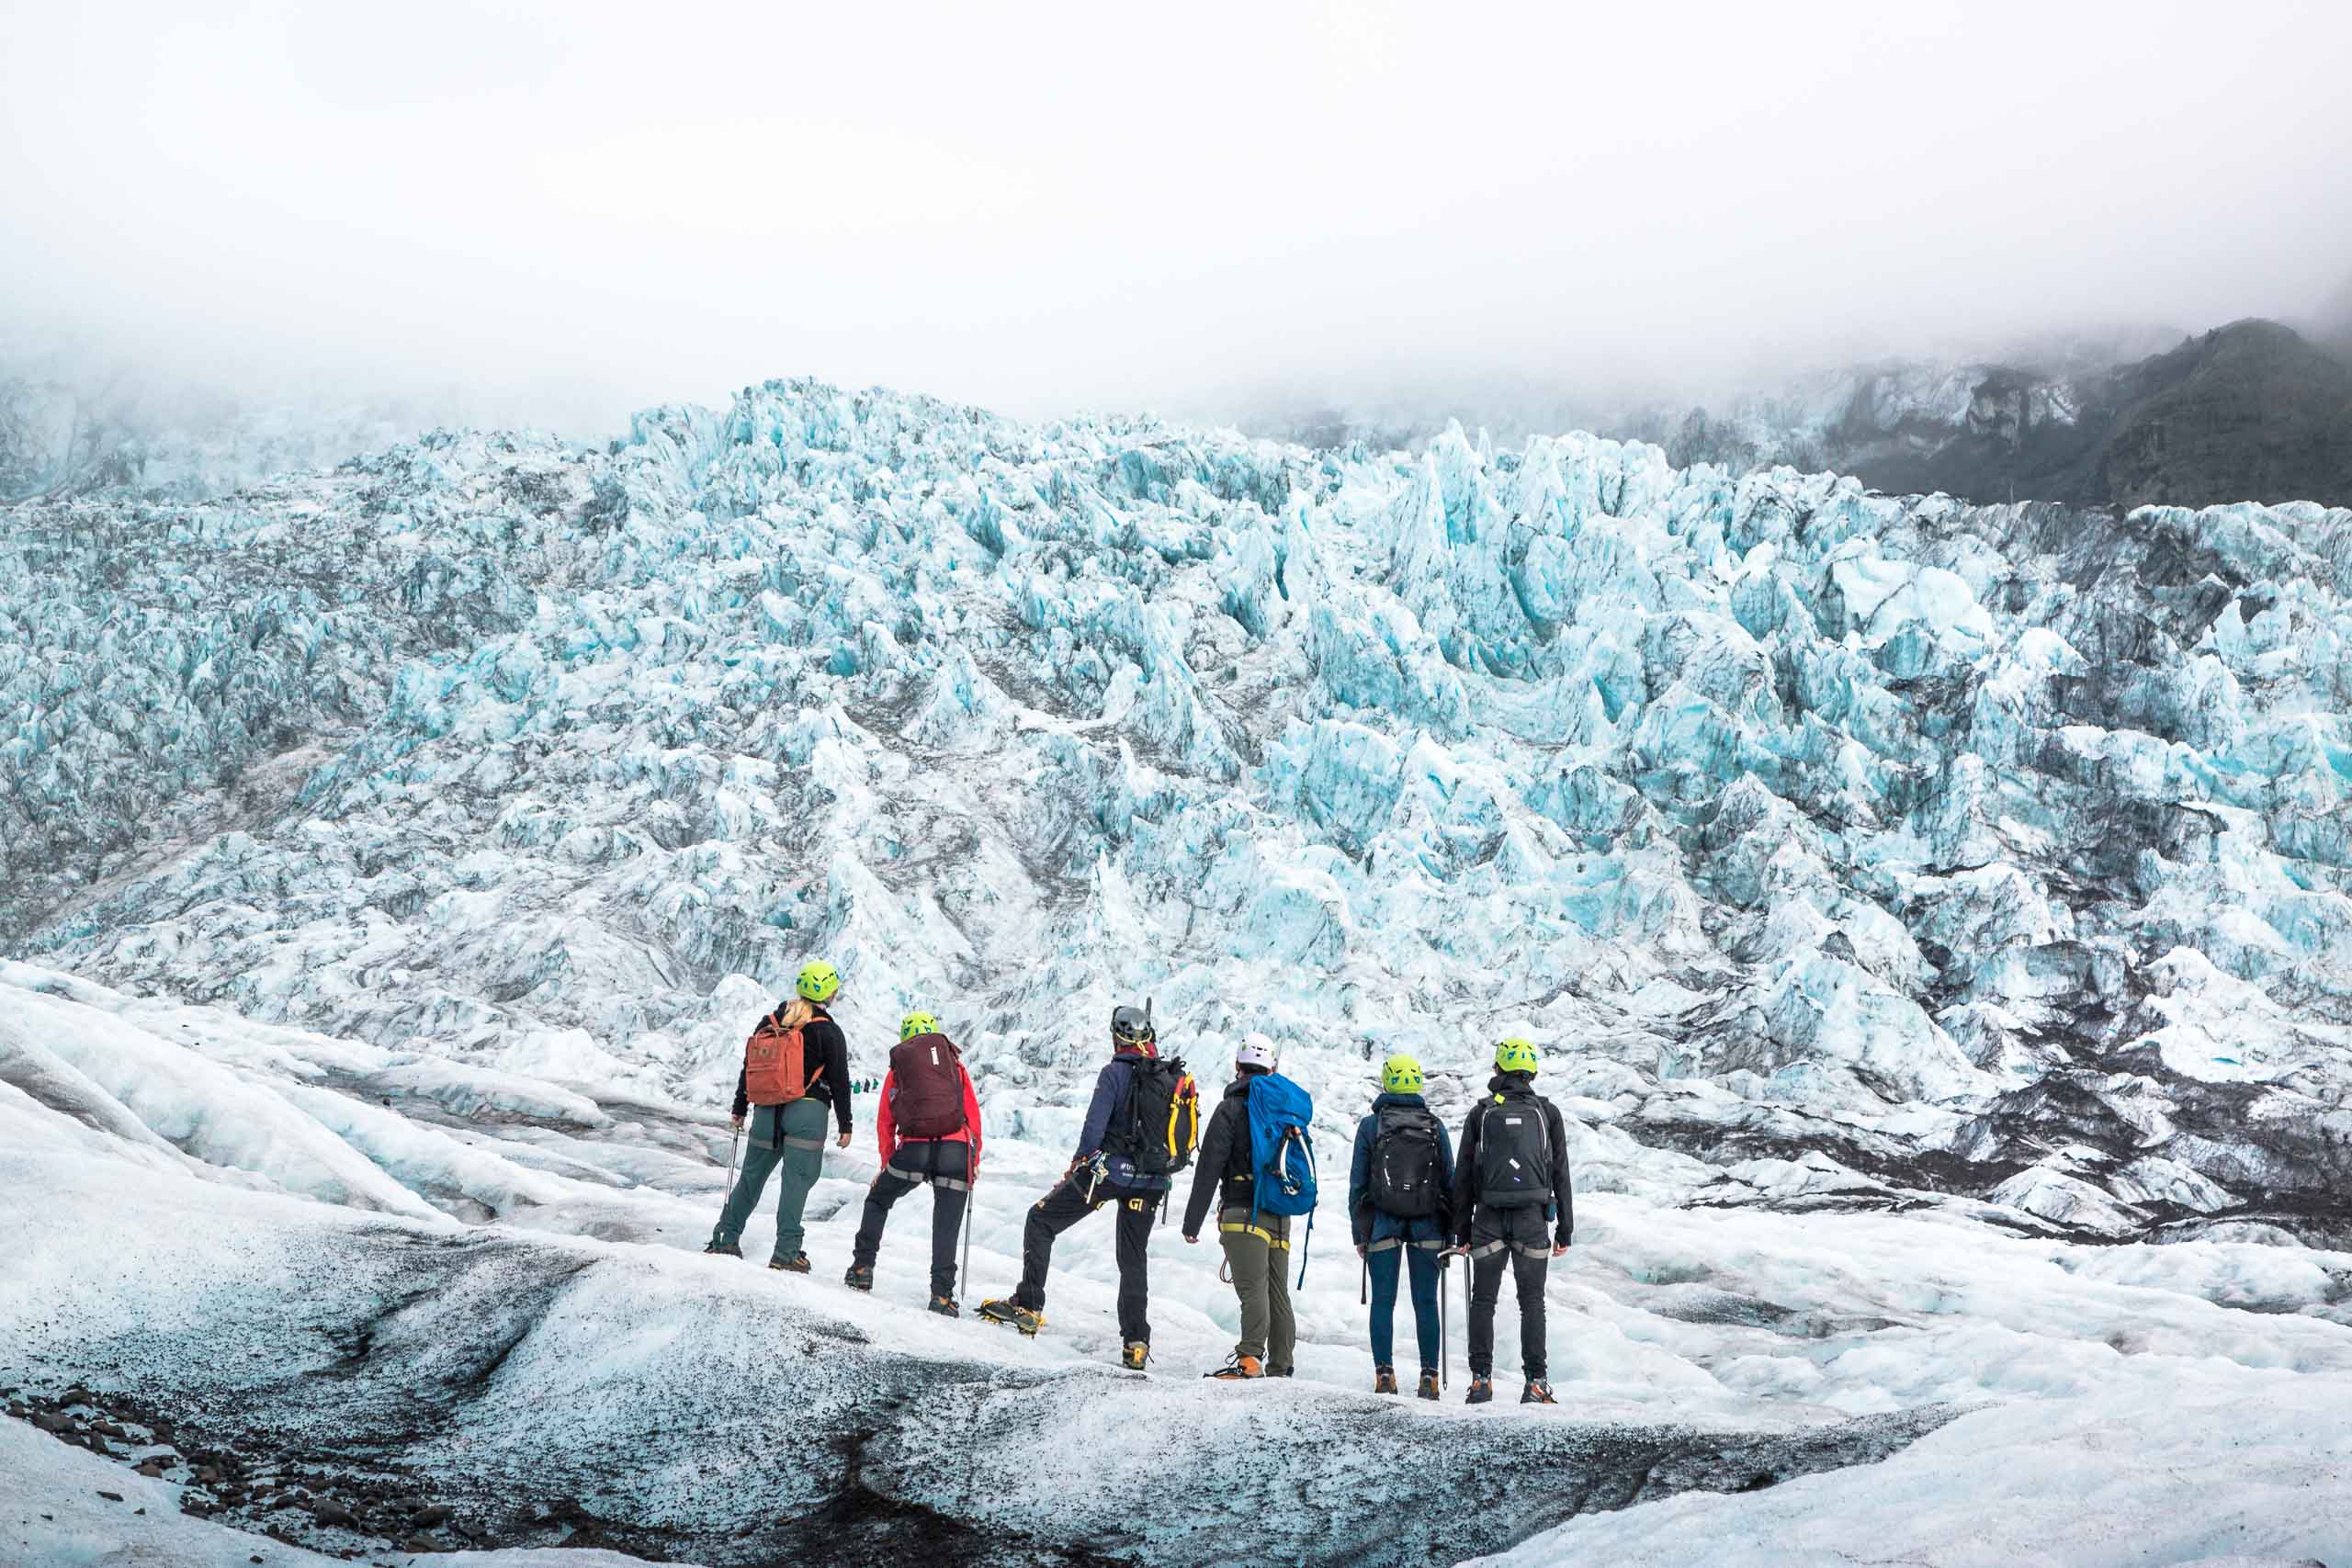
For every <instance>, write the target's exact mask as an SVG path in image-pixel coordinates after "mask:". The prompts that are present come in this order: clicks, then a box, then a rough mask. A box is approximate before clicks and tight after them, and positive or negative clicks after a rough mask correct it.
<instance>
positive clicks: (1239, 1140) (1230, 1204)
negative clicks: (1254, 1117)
mask: <svg viewBox="0 0 2352 1568" xmlns="http://www.w3.org/2000/svg"><path fill="white" fill-rule="evenodd" d="M1255 1076H1256V1075H1255V1074H1252V1073H1241V1074H1238V1075H1237V1076H1236V1077H1234V1080H1233V1081H1232V1082H1231V1083H1229V1084H1227V1085H1226V1086H1225V1098H1224V1099H1223V1100H1218V1101H1217V1102H1216V1110H1215V1111H1212V1112H1210V1113H1209V1124H1208V1127H1207V1128H1206V1130H1204V1132H1203V1133H1202V1134H1201V1153H1200V1157H1199V1158H1198V1159H1196V1160H1194V1161H1193V1195H1192V1197H1190V1198H1189V1199H1187V1200H1186V1201H1185V1203H1184V1234H1185V1235H1200V1234H1201V1222H1202V1221H1204V1220H1205V1219H1206V1218H1207V1217H1208V1213H1209V1205H1210V1203H1211V1201H1215V1202H1216V1206H1217V1207H1218V1208H1220V1209H1234V1208H1240V1209H1246V1208H1248V1207H1249V1206H1250V1203H1251V1202H1252V1201H1254V1200H1255V1197H1256V1191H1257V1172H1256V1171H1255V1169H1253V1168H1252V1167H1251V1165H1250V1079H1251V1078H1252V1077H1255Z"/></svg>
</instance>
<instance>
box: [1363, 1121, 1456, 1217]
mask: <svg viewBox="0 0 2352 1568" xmlns="http://www.w3.org/2000/svg"><path fill="white" fill-rule="evenodd" d="M1438 1135H1439V1134H1438V1121H1437V1118H1436V1117H1435V1116H1432V1115H1431V1114H1430V1112H1429V1111H1427V1110H1425V1109H1423V1108H1422V1107H1420V1106H1418V1105H1390V1106H1385V1107H1384V1108H1383V1109H1382V1111H1381V1112H1380V1125H1379V1128H1378V1130H1377V1131H1375V1132H1374V1134H1373V1136H1372V1179H1371V1181H1370V1182H1369V1184H1368V1185H1369V1186H1370V1189H1371V1193H1372V1206H1373V1207H1374V1208H1375V1209H1377V1210H1379V1211H1380V1212H1381V1213H1384V1214H1392V1215H1394V1216H1396V1217H1397V1219H1400V1220H1427V1219H1434V1218H1436V1216H1437V1212H1438V1209H1439V1207H1440V1205H1441V1204H1442V1202H1443V1201H1444V1199H1443V1195H1442V1194H1441V1193H1440V1192H1439V1190H1438V1179H1439V1172H1438V1157H1437V1156H1438Z"/></svg>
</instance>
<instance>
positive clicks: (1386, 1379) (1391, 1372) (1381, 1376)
mask: <svg viewBox="0 0 2352 1568" xmlns="http://www.w3.org/2000/svg"><path fill="white" fill-rule="evenodd" d="M1372 1392H1373V1393H1396V1392H1397V1369H1396V1368H1394V1367H1374V1368H1373V1369H1372Z"/></svg>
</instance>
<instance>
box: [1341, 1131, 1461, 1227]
mask: <svg viewBox="0 0 2352 1568" xmlns="http://www.w3.org/2000/svg"><path fill="white" fill-rule="evenodd" d="M1392 1105H1410V1106H1414V1107H1416V1108H1418V1109H1419V1110H1422V1111H1427V1110H1428V1109H1429V1106H1428V1103H1427V1102H1426V1101H1424V1100H1422V1099H1421V1097H1420V1096H1419V1095H1418V1094H1384V1095H1382V1096H1381V1097H1380V1098H1379V1099H1377V1100H1374V1101H1373V1102H1372V1114H1371V1115H1369V1116H1366V1117H1365V1118H1364V1119H1363V1121H1362V1122H1358V1123H1357V1125H1356V1157H1355V1163H1354V1164H1353V1165H1352V1166H1351V1168H1349V1171H1348V1216H1349V1218H1350V1219H1351V1220H1352V1221H1353V1222H1354V1224H1355V1235H1356V1245H1357V1246H1358V1247H1365V1246H1369V1245H1370V1244H1371V1243H1373V1242H1375V1241H1386V1240H1387V1239H1388V1238H1389V1237H1390V1236H1397V1237H1399V1238H1401V1239H1403V1240H1406V1241H1442V1240H1443V1239H1445V1235H1446V1212H1447V1207H1448V1204H1449V1202H1450V1201H1451V1196H1452V1193H1453V1134H1450V1133H1448V1132H1447V1131H1446V1130H1445V1123H1444V1122H1439V1123H1438V1124H1437V1180H1438V1212H1437V1213H1436V1214H1435V1215H1434V1216H1433V1217H1431V1218H1429V1219H1425V1220H1403V1219H1398V1218H1397V1216H1396V1215H1395V1214H1384V1213H1381V1212H1380V1211H1379V1210H1377V1209H1375V1208H1374V1207H1373V1206H1372V1144H1373V1140H1374V1138H1377V1137H1378V1136H1379V1135H1380V1113H1381V1112H1382V1111H1385V1110H1386V1109H1388V1108H1389V1107H1390V1106H1392Z"/></svg>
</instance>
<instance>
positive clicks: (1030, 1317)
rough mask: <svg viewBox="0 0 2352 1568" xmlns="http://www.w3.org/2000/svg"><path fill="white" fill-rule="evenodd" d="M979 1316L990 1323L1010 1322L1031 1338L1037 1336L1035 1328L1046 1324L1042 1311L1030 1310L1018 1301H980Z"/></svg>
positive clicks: (1037, 1328)
mask: <svg viewBox="0 0 2352 1568" xmlns="http://www.w3.org/2000/svg"><path fill="white" fill-rule="evenodd" d="M980 1316H981V1317H983V1318H985V1319H986V1320H988V1321H989V1322H990V1323H1004V1324H1010V1325H1012V1326H1013V1327H1015V1328H1017V1329H1019V1330H1021V1332H1022V1333H1023V1334H1025V1335H1027V1336H1028V1337H1030V1338H1032V1339H1035V1337H1037V1330H1039V1329H1040V1328H1043V1327H1045V1326H1046V1314H1044V1313H1042V1312H1031V1311H1030V1310H1029V1309H1028V1308H1027V1307H1025V1306H1023V1305H1022V1304H1021V1303H1018V1302H1012V1301H1001V1302H982V1303H980Z"/></svg>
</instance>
